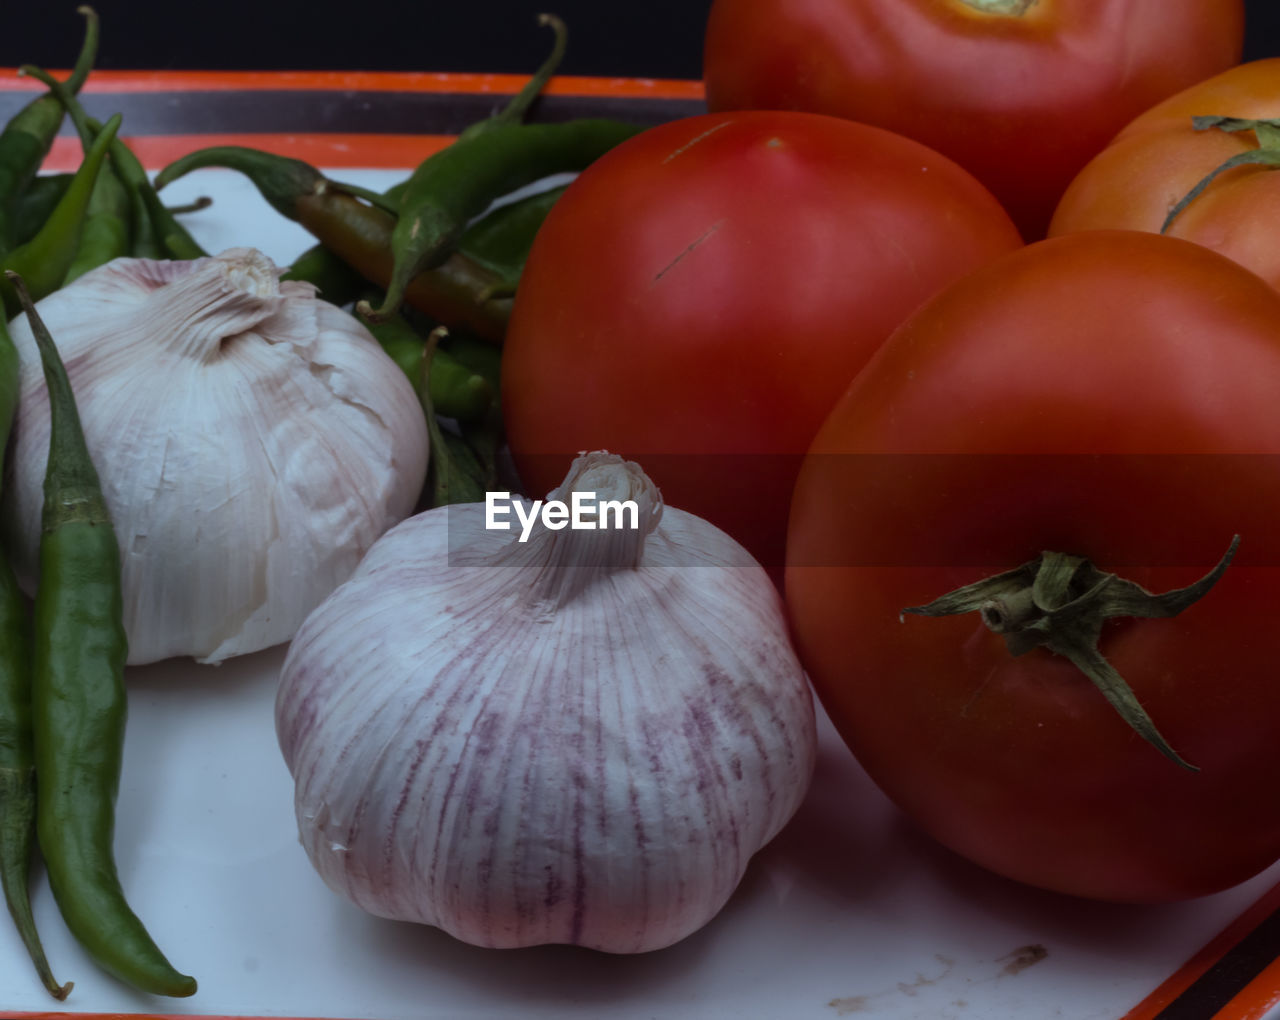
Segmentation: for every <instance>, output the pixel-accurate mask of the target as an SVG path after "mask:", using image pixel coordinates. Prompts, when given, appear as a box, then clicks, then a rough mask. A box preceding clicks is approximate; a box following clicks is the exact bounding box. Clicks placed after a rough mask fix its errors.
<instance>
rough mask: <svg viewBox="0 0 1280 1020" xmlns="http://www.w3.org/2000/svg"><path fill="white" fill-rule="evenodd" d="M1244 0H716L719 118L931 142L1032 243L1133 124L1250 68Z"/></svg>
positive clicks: (711, 82) (711, 47)
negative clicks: (1215, 78) (795, 118)
mask: <svg viewBox="0 0 1280 1020" xmlns="http://www.w3.org/2000/svg"><path fill="white" fill-rule="evenodd" d="M1243 41H1244V10H1243V2H1242V0H715V2H714V3H713V4H712V7H711V14H710V17H709V19H708V22H707V31H706V43H705V50H704V55H703V77H704V79H705V81H706V88H707V103H708V106H709V107H710V109H712V110H729V109H747V108H755V109H762V108H767V109H794V110H811V111H814V112H817V113H829V114H835V115H838V116H841V117H848V118H850V119H852V120H859V121H864V122H866V123H868V124H877V125H879V126H880V127H885V128H888V129H889V130H891V131H897V132H900V133H901V134H904V135H908V136H910V137H912V138H916V139H919V140H920V141H922V142H924V143H925V144H926V145H929V146H931V147H933V148H935V149H937V150H938V151H939V152H942V153H944V154H945V155H947V156H950V157H951V158H952V159H954V160H956V162H958V163H960V165H961V166H963V167H965V168H966V169H968V170H970V171H971V172H972V173H974V174H976V175H977V177H978V179H979V180H981V181H982V182H983V183H984V184H986V185H987V187H988V188H990V189H991V191H992V192H993V193H994V194H995V195H996V197H997V198H999V199H1000V200H1001V201H1002V202H1004V203H1005V206H1006V208H1008V209H1009V211H1010V212H1011V213H1012V214H1013V218H1014V220H1015V221H1016V222H1017V223H1018V225H1019V227H1021V229H1022V231H1023V235H1024V236H1025V237H1026V238H1027V239H1028V240H1034V239H1036V238H1038V237H1042V236H1043V235H1044V231H1045V228H1046V226H1047V224H1048V222H1049V216H1050V214H1051V213H1052V212H1053V207H1054V205H1055V203H1056V202H1057V200H1058V197H1059V196H1060V195H1061V194H1062V191H1063V189H1064V188H1065V187H1066V186H1067V184H1068V182H1070V180H1071V178H1072V177H1073V176H1074V175H1075V173H1076V172H1077V171H1078V170H1079V169H1080V168H1081V167H1082V166H1084V164H1085V163H1086V162H1087V161H1088V160H1089V158H1090V157H1091V156H1093V155H1094V154H1095V153H1097V152H1098V151H1099V150H1100V149H1101V148H1102V147H1103V146H1104V145H1106V143H1107V141H1108V140H1109V139H1110V138H1111V136H1112V135H1114V134H1115V133H1116V131H1118V130H1119V129H1120V128H1121V127H1122V126H1123V125H1124V124H1125V123H1126V122H1127V121H1128V120H1129V119H1130V118H1132V117H1134V116H1135V115H1137V114H1138V113H1139V112H1141V111H1142V110H1145V109H1146V108H1147V107H1149V106H1151V105H1152V104H1153V103H1155V102H1157V101H1158V100H1160V99H1163V98H1164V97H1166V96H1169V95H1172V94H1173V93H1174V92H1177V91H1178V90H1179V89H1181V88H1185V87H1186V86H1188V85H1190V84H1192V83H1193V82H1196V81H1200V80H1201V79H1203V78H1207V77H1208V76H1209V75H1211V74H1216V73H1217V72H1218V71H1221V70H1224V69H1225V68H1228V67H1230V66H1231V65H1232V64H1235V63H1237V62H1238V61H1239V59H1240V52H1241V48H1242V46H1243Z"/></svg>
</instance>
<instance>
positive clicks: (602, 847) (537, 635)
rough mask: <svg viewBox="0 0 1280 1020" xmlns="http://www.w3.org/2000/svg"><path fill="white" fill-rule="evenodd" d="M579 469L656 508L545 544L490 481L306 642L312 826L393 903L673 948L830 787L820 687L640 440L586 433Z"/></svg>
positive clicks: (454, 923)
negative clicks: (488, 503)
mask: <svg viewBox="0 0 1280 1020" xmlns="http://www.w3.org/2000/svg"><path fill="white" fill-rule="evenodd" d="M574 490H576V491H579V492H594V493H596V494H597V498H599V499H604V498H609V499H621V498H628V499H632V500H635V501H636V502H637V504H638V506H639V508H640V512H639V519H640V521H641V522H642V526H641V527H640V528H639V529H638V530H634V531H633V530H628V529H619V528H610V529H608V530H596V531H585V530H549V529H547V528H545V527H538V528H536V529H535V530H534V532H533V533H532V535H531V536H530V538H529V540H528V542H526V543H522V542H520V541H519V538H518V532H519V530H520V529H519V525H517V526H516V528H515V530H514V531H512V532H510V533H501V532H494V531H492V530H490V531H487V532H486V530H485V505H483V504H467V505H459V506H453V507H449V508H441V509H436V510H430V511H427V512H426V513H423V514H419V515H418V516H416V517H413V518H411V519H410V520H408V521H406V522H404V523H403V524H401V525H399V526H398V527H396V528H394V529H392V530H391V531H390V532H389V533H388V534H387V535H386V536H384V537H383V538H382V539H381V540H380V541H379V542H378V543H377V544H375V546H374V547H373V549H372V550H370V552H369V554H368V556H367V557H366V558H365V560H364V561H363V562H362V563H361V565H360V567H359V569H358V570H357V571H356V573H355V575H354V576H353V577H352V578H351V579H350V580H349V581H348V582H346V583H345V584H344V585H343V586H342V587H341V588H339V589H338V590H337V591H336V592H334V594H333V595H332V596H330V598H328V599H327V600H326V601H325V602H324V603H323V604H322V605H321V606H320V607H319V608H318V609H317V610H316V611H315V612H314V613H313V614H312V615H311V616H310V617H309V618H308V619H307V621H306V623H305V624H304V625H303V626H302V628H301V630H300V631H299V633H298V635H297V637H296V638H295V639H294V641H293V644H292V645H291V646H290V649H289V653H288V656H287V658H286V660H285V664H284V668H283V672H282V676H281V681H280V687H279V692H278V697H277V702H276V729H277V734H278V736H279V740H280V746H281V749H282V750H283V753H284V757H285V761H286V762H287V764H288V766H289V769H290V771H291V773H292V775H293V777H294V780H295V783H296V787H295V808H296V814H297V822H298V827H299V832H300V835H301V840H302V844H303V846H304V847H305V849H306V852H307V854H308V856H309V857H310V859H311V861H312V864H313V865H314V866H315V867H316V869H317V870H318V871H319V873H320V875H321V876H322V877H323V879H324V880H325V882H326V883H328V885H329V886H330V887H331V888H332V889H334V890H335V891H336V892H338V893H340V894H341V895H343V896H345V897H346V898H348V899H349V900H351V901H352V902H353V903H355V904H356V905H357V906H359V907H361V908H363V909H364V910H366V911H368V912H370V913H373V914H376V915H379V916H382V917H388V918H395V919H399V920H407V921H416V922H421V923H425V924H429V925H434V926H436V927H439V928H442V929H444V930H445V931H447V932H449V933H450V934H452V935H454V936H456V937H457V938H459V939H462V940H464V941H466V942H469V943H472V944H475V945H480V946H487V947H503V948H506V947H518V946H529V945H537V944H542V943H569V944H574V945H580V946H586V947H590V948H593V949H599V950H605V951H609V952H618V953H629V952H642V951H647V950H651V949H657V948H661V947H663V946H666V945H669V944H671V943H673V942H676V941H677V940H679V939H681V938H683V937H685V936H686V935H689V934H690V933H692V932H693V931H695V930H696V929H698V928H700V927H701V926H702V925H704V924H705V923H706V922H707V921H709V920H710V919H711V918H712V917H713V916H715V914H716V913H717V912H718V911H719V910H720V909H721V907H722V906H723V905H724V903H725V902H726V900H727V899H728V897H729V895H730V894H731V893H732V892H733V890H734V888H735V887H736V886H737V884H738V882H739V880H740V879H741V877H742V875H743V872H744V870H745V868H746V866H747V861H748V859H749V858H750V857H751V856H752V855H753V854H754V853H755V852H756V851H757V850H758V849H759V848H760V847H761V846H763V845H764V844H765V843H766V842H767V841H768V840H770V839H771V838H772V837H773V836H774V835H775V834H776V833H777V832H778V831H779V830H780V829H781V828H782V826H783V825H784V824H785V823H786V822H787V821H788V820H789V819H790V817H791V816H792V814H793V813H794V812H795V810H796V809H797V807H798V806H799V804H800V802H801V800H802V798H803V796H804V794H805V791H806V788H807V785H808V782H809V779H810V776H811V774H812V770H813V765H814V759H815V754H816V735H815V722H814V709H813V701H812V698H811V695H810V691H809V687H808V682H807V679H806V677H805V675H804V673H803V672H802V670H801V667H800V665H799V663H798V661H797V660H796V657H795V655H794V653H793V652H792V649H791V646H790V644H789V641H788V636H787V630H786V626H785V623H784V618H783V613H782V609H781V604H780V599H779V598H778V595H777V593H776V590H775V588H774V586H773V584H772V583H771V582H770V580H769V578H768V577H767V575H766V574H765V572H764V570H763V569H762V568H761V567H759V566H758V565H757V564H756V563H755V562H754V561H753V560H751V558H750V556H749V555H748V554H747V553H746V552H745V551H744V550H743V549H742V547H741V546H739V545H738V544H737V543H736V542H734V541H733V540H732V539H731V538H729V537H728V536H727V535H726V534H725V533H724V532H722V531H720V530H719V529H717V528H715V527H714V526H712V525H711V524H708V523H707V522H705V521H703V520H701V519H700V518H697V517H694V516H692V515H690V514H686V513H683V512H681V511H679V510H672V509H669V508H668V509H665V510H663V509H662V507H661V502H660V496H659V494H658V493H657V490H656V489H655V488H654V487H653V486H652V483H650V482H649V480H648V478H647V477H646V476H644V474H643V473H642V472H641V471H640V470H639V469H638V468H637V467H636V466H635V465H634V464H630V463H627V462H623V461H622V460H621V459H620V458H617V457H611V456H608V455H603V454H591V455H587V456H585V457H580V458H579V459H578V460H577V461H575V463H574V465H573V467H572V469H571V471H570V474H569V478H568V479H567V480H566V482H565V484H564V485H562V486H561V488H560V490H558V491H557V492H558V496H559V498H560V499H562V500H565V501H566V502H567V501H568V499H569V496H568V495H567V494H569V493H571V492H572V491H574ZM553 495H556V494H553ZM525 505H526V506H528V504H525ZM498 536H501V537H498Z"/></svg>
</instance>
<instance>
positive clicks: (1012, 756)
mask: <svg viewBox="0 0 1280 1020" xmlns="http://www.w3.org/2000/svg"><path fill="white" fill-rule="evenodd" d="M1277 407H1280V294H1277V292H1276V291H1274V290H1273V289H1271V288H1270V287H1268V286H1267V285H1266V284H1265V283H1263V282H1262V281H1261V280H1260V279H1258V278H1257V277H1256V276H1254V275H1252V274H1250V273H1248V272H1246V271H1244V270H1242V269H1241V268H1240V267H1239V266H1237V265H1235V264H1234V263H1232V262H1230V261H1229V260H1227V259H1225V258H1223V257H1222V256H1219V255H1216V254H1215V253H1213V252H1211V251H1208V250H1207V249H1204V248H1202V247H1199V246H1197V245H1194V244H1190V243H1188V242H1186V241H1179V240H1175V239H1172V238H1167V237H1160V236H1156V235H1151V234H1142V233H1131V232H1114V233H1113V232H1104V231H1100V232H1095V233H1086V234H1076V235H1073V236H1071V237H1066V238H1058V239H1053V240H1049V241H1043V242H1040V243H1038V244H1035V245H1032V246H1030V247H1029V248H1026V249H1024V250H1022V251H1019V252H1016V253H1014V254H1013V255H1011V256H1008V257H1006V258H1003V259H1000V260H998V261H996V262H994V263H992V264H991V265H989V266H987V267H984V268H983V269H980V270H978V271H977V272H976V273H974V274H972V275H971V276H969V277H966V278H965V279H964V280H962V281H960V282H959V283H958V284H956V285H955V286H953V287H951V288H949V289H948V290H946V291H945V292H943V293H942V294H941V295H939V296H937V297H936V298H935V299H933V300H931V301H930V302H929V303H927V304H926V305H925V306H924V307H923V308H922V309H921V310H920V311H919V312H918V313H917V314H915V315H913V316H912V317H911V318H910V319H909V320H908V321H907V322H906V323H905V324H904V325H903V326H902V327H901V328H900V329H899V330H898V331H896V333H895V334H894V335H893V336H892V337H891V338H890V339H889V340H888V341H887V342H886V343H885V344H884V346H883V347H882V348H881V350H880V351H879V353H878V354H877V355H876V357H875V358H873V359H872V361H871V362H870V363H869V364H868V365H867V366H866V368H865V369H864V370H863V371H862V372H861V373H860V374H859V376H858V378H857V379H856V380H855V381H854V383H853V385H852V386H851V387H850V389H849V391H848V392H847V393H846V394H845V395H844V397H843V398H842V399H841V401H840V402H839V404H838V405H837V406H836V408H835V410H834V411H833V412H832V414H831V416H830V418H829V419H828V420H827V422H826V423H825V424H824V425H823V427H822V429H821V431H820V432H819V433H818V435H817V437H816V439H815V440H814V443H813V447H812V449H811V451H810V453H809V456H808V457H807V458H806V461H805V464H804V467H803V469H802V471H801V474H800V478H799V481H798V483H797V487H796V491H795V497H794V501H793V505H792V515H791V523H790V530H789V542H788V550H787V556H788V565H787V571H786V598H787V603H788V606H789V610H790V613H791V616H792V622H793V626H794V631H795V636H796V640H797V645H798V648H799V650H800V653H801V659H802V661H803V662H804V664H805V666H806V668H807V669H808V671H809V674H810V677H811V678H812V680H813V683H814V685H815V688H816V690H817V692H818V694H819V696H820V698H821V700H822V703H823V704H824V705H825V707H826V709H827V711H828V712H829V714H830V715H831V717H832V719H833V721H834V722H835V725H836V727H837V728H838V730H839V731H840V733H841V735H842V736H843V737H844V739H845V741H846V742H847V743H848V745H849V747H850V748H851V749H852V750H853V752H854V754H855V755H856V756H857V758H858V759H859V761H860V762H861V763H862V765H863V766H864V767H865V768H866V770H867V772H868V773H869V774H870V776H871V777H872V778H873V779H874V780H875V781H876V782H877V783H878V784H879V785H880V786H881V787H882V788H883V789H884V790H885V792H886V793H887V794H888V795H889V796H890V797H891V798H893V800H895V801H896V802H897V803H898V804H899V805H900V806H901V808H902V809H903V810H904V811H905V812H906V813H907V814H908V815H909V816H911V817H912V818H914V819H915V820H916V821H917V822H918V823H919V824H920V825H921V826H922V827H923V828H924V829H925V830H926V831H928V832H929V833H931V834H932V835H933V836H934V837H936V838H937V839H938V840H940V841H941V842H943V843H945V844H947V845H948V846H950V847H951V848H953V849H954V850H956V851H958V852H959V853H961V854H963V855H965V856H966V857H968V858H970V859H972V860H974V861H976V862H978V863H979V864H982V865H984V866H986V867H988V868H990V869H992V870H994V871H996V872H999V873H1001V874H1003V875H1005V876H1008V877H1010V878H1013V879H1017V880H1020V881H1023V882H1027V883H1031V884H1034V885H1037V886H1042V887H1045V888H1048V889H1054V890H1058V891H1062V892H1067V893H1072V894H1076V895H1081V896H1086V897H1092V898H1098V899H1107V900H1117V901H1134V902H1136V901H1162V900H1172V899H1178V898H1184V897H1193V896H1198V895H1201V894H1204V893H1210V892H1213V891H1215V890H1220V889H1223V888H1226V887H1228V886H1230V885H1233V884H1235V883H1237V882H1240V881H1242V880H1244V879H1246V878H1248V877H1249V876H1251V875H1253V874H1255V873H1257V872H1258V871H1260V870H1261V869H1263V868H1265V867H1266V866H1268V865H1269V864H1271V863H1272V862H1273V861H1275V860H1276V858H1277V856H1280V806H1278V805H1277V800H1276V789H1277V788H1278V785H1280V740H1277V739H1276V734H1277V733H1280V684H1277V683H1276V677H1275V647H1274V641H1273V639H1271V638H1270V637H1269V636H1267V635H1270V634H1272V633H1273V632H1274V625H1273V623H1272V622H1271V621H1270V616H1271V615H1272V614H1273V612H1274V608H1275V606H1277V605H1280V529H1277V528H1276V526H1275V521H1276V520H1277V518H1278V517H1280V414H1277V413H1276V409H1277ZM1237 533H1238V534H1240V535H1241V536H1242V542H1241V545H1240V550H1239V553H1238V555H1237V556H1236V560H1235V562H1234V563H1233V564H1232V565H1231V566H1230V567H1228V568H1227V570H1226V573H1225V574H1224V575H1223V577H1222V578H1221V579H1220V580H1219V581H1218V583H1217V585H1216V586H1215V587H1213V588H1212V589H1211V590H1210V591H1209V592H1208V593H1207V594H1206V595H1204V597H1203V598H1202V599H1201V600H1200V601H1198V602H1196V603H1195V604H1194V605H1192V606H1190V608H1187V609H1186V610H1185V611H1183V612H1182V613H1181V615H1178V616H1176V617H1174V618H1171V619H1135V618H1131V617H1117V618H1114V619H1111V620H1110V621H1108V622H1106V623H1105V624H1104V625H1103V627H1102V632H1101V641H1100V644H1099V649H1100V651H1101V653H1102V655H1103V656H1105V657H1106V659H1107V660H1108V661H1109V662H1110V663H1111V664H1112V665H1113V666H1114V667H1115V668H1116V669H1117V670H1118V672H1119V674H1120V675H1121V676H1122V677H1123V678H1124V679H1125V680H1126V681H1127V682H1128V684H1129V686H1130V687H1131V688H1132V690H1133V692H1134V693H1135V694H1136V695H1137V698H1138V700H1139V702H1140V703H1141V704H1142V705H1143V706H1145V708H1146V711H1147V712H1148V713H1149V715H1150V717H1151V719H1152V720H1153V722H1154V724H1155V726H1156V728H1157V730H1158V731H1159V732H1160V733H1161V734H1162V735H1163V736H1164V738H1165V739H1166V740H1168V742H1169V743H1170V744H1171V745H1172V747H1173V748H1174V749H1175V750H1176V751H1177V752H1178V753H1179V754H1180V755H1181V756H1182V757H1183V758H1184V759H1186V760H1187V761H1189V762H1190V763H1191V764H1192V765H1194V766H1197V767H1198V768H1199V770H1200V771H1198V772H1192V771H1189V770H1187V769H1184V768H1181V767H1179V766H1178V765H1177V764H1175V763H1173V762H1172V761H1170V760H1169V759H1168V758H1166V757H1164V756H1163V755H1162V754H1161V753H1159V752H1158V751H1157V750H1156V749H1155V748H1154V747H1153V746H1152V745H1151V744H1150V743H1148V742H1147V741H1145V740H1144V739H1142V738H1141V737H1140V736H1138V735H1137V733H1136V732H1135V731H1134V730H1133V729H1131V728H1130V727H1129V726H1128V725H1127V724H1126V723H1125V722H1124V721H1123V720H1122V719H1121V717H1120V715H1119V714H1118V713H1117V712H1116V711H1115V710H1113V709H1112V708H1111V707H1110V705H1109V704H1108V703H1107V701H1106V700H1105V699H1104V697H1103V695H1102V694H1101V693H1100V692H1099V690H1098V689H1097V688H1095V687H1094V686H1093V684H1092V683H1090V681H1089V680H1087V679H1086V678H1085V676H1084V675H1083V673H1081V672H1080V671H1079V670H1077V669H1076V667H1075V666H1074V665H1072V664H1071V662H1069V661H1068V660H1067V659H1066V658H1064V657H1063V656H1060V655H1057V654H1055V653H1053V652H1051V651H1049V650H1047V649H1046V648H1044V647H1036V648H1034V649H1033V650H1031V651H1029V652H1027V653H1026V654H1023V655H1020V656H1017V657H1015V656H1014V655H1013V654H1011V652H1010V650H1009V649H1008V648H1007V647H1006V645H1005V642H1004V640H1003V639H1002V638H1001V637H1000V636H998V635H997V634H995V633H993V632H992V631H991V630H990V629H988V627H987V626H986V625H985V624H984V622H983V620H982V618H981V616H980V614H978V613H976V612H970V613H966V614H963V615H954V616H942V617H937V618H929V617H923V616H918V615H913V614H905V615H904V614H903V610H904V609H905V608H907V607H912V606H921V605H924V604H927V603H929V602H931V601H932V600H934V599H935V598H936V597H938V596H940V595H943V594H946V593H948V592H950V591H952V590H954V589H956V588H958V587H960V586H962V585H967V584H970V583H973V582H976V581H978V580H980V579H982V578H984V577H986V576H990V575H992V574H995V573H998V572H1001V571H1004V570H1008V569H1012V568H1015V567H1018V566H1020V565H1022V564H1025V563H1028V562H1031V561H1034V560H1035V559H1036V558H1037V557H1038V556H1039V555H1040V554H1041V553H1042V552H1043V551H1055V552H1060V553H1067V554H1072V555H1077V556H1083V557H1086V558H1088V559H1089V560H1090V561H1091V562H1092V563H1093V564H1095V565H1096V566H1097V567H1098V568H1099V569H1101V570H1105V571H1115V572H1116V573H1118V574H1120V575H1122V576H1124V577H1127V578H1130V579H1132V580H1134V581H1136V582H1137V583H1139V584H1141V585H1143V586H1144V587H1145V588H1147V589H1148V590H1151V591H1155V592H1161V591H1167V590H1169V589H1173V588H1177V587H1181V586H1184V585H1187V584H1189V583H1191V582H1192V581H1194V580H1195V579H1197V578H1198V577H1199V576H1201V575H1202V574H1204V573H1205V572H1206V571H1207V570H1208V569H1209V568H1210V567H1211V566H1212V565H1213V564H1214V562H1215V561H1216V560H1217V559H1218V558H1219V557H1220V556H1221V555H1222V554H1223V553H1224V552H1225V550H1226V549H1227V547H1228V544H1229V542H1230V541H1231V538H1232V536H1233V535H1234V534H1237Z"/></svg>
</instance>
